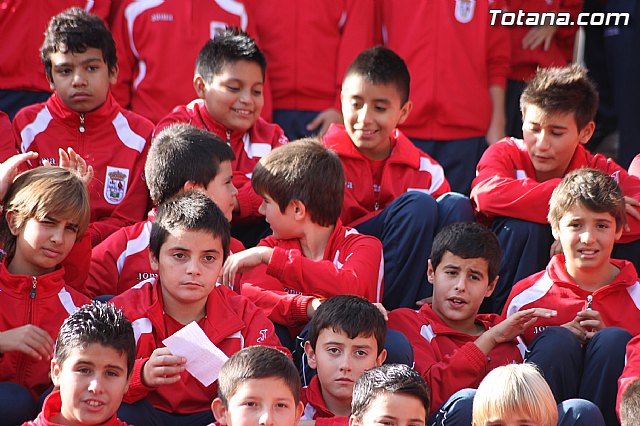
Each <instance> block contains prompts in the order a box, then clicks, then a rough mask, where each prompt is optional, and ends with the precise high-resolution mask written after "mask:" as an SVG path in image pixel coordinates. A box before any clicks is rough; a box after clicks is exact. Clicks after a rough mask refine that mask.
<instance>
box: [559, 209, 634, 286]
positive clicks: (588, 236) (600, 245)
mask: <svg viewBox="0 0 640 426" xmlns="http://www.w3.org/2000/svg"><path fill="white" fill-rule="evenodd" d="M621 235H622V228H620V229H618V230H616V220H615V218H614V217H613V215H611V213H607V212H602V213H597V212H594V211H592V210H589V209H588V208H586V207H584V206H582V205H580V204H576V205H575V206H573V208H572V209H570V210H568V211H567V212H565V213H564V214H563V215H562V217H561V218H560V221H559V222H558V225H557V227H554V229H553V236H554V237H555V238H556V239H559V240H560V244H561V245H562V251H563V253H564V255H565V259H566V266H567V272H569V274H570V275H571V276H576V275H575V273H576V272H577V271H582V272H586V271H589V270H591V271H606V268H607V267H608V265H609V263H610V262H609V259H610V256H611V251H612V250H613V244H614V243H615V242H616V240H618V238H620V236H621Z"/></svg>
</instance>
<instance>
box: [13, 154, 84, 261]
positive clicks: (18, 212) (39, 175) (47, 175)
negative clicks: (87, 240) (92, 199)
mask: <svg viewBox="0 0 640 426" xmlns="http://www.w3.org/2000/svg"><path fill="white" fill-rule="evenodd" d="M8 211H12V212H13V218H12V223H11V228H13V229H14V230H21V229H22V228H23V227H24V226H25V224H26V223H27V221H28V220H29V219H33V218H35V219H38V220H42V219H44V217H45V216H47V215H48V216H54V217H56V218H58V219H60V218H64V219H66V220H68V221H70V222H73V223H75V224H77V225H78V236H77V240H79V239H80V238H81V237H82V235H83V234H84V232H85V231H86V230H87V227H88V226H89V220H90V208H89V194H88V192H87V188H86V187H85V185H84V183H83V182H82V180H81V179H80V177H79V176H78V175H77V174H76V173H75V172H71V171H69V170H66V169H63V168H60V167H51V166H43V167H37V168H35V169H32V170H28V171H26V172H24V173H21V174H20V175H18V177H16V178H15V180H14V181H13V183H12V184H11V186H10V187H9V190H8V191H7V194H6V195H5V198H4V203H3V209H2V221H1V223H0V236H1V237H2V241H3V242H4V250H5V252H6V253H7V256H8V257H9V258H11V257H13V255H14V254H15V248H16V236H15V235H13V234H12V233H11V230H10V227H9V223H7V212H8Z"/></svg>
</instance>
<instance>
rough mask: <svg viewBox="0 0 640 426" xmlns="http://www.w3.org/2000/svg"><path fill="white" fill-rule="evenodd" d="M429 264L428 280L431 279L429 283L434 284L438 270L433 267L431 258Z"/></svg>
mask: <svg viewBox="0 0 640 426" xmlns="http://www.w3.org/2000/svg"><path fill="white" fill-rule="evenodd" d="M427 265H428V266H427V280H428V281H429V283H430V284H431V285H433V280H434V277H435V275H436V271H435V269H434V268H433V264H432V263H431V259H429V260H428V261H427Z"/></svg>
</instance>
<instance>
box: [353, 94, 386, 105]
mask: <svg viewBox="0 0 640 426" xmlns="http://www.w3.org/2000/svg"><path fill="white" fill-rule="evenodd" d="M351 97H352V98H355V99H363V98H364V96H360V95H351ZM373 102H378V103H385V104H390V103H391V101H390V100H389V99H387V98H375V99H374V100H373Z"/></svg>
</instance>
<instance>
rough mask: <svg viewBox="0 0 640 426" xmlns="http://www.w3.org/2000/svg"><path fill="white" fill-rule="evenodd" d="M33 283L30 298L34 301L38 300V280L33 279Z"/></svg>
mask: <svg viewBox="0 0 640 426" xmlns="http://www.w3.org/2000/svg"><path fill="white" fill-rule="evenodd" d="M31 278H32V279H33V282H32V283H31V293H29V297H30V298H32V299H35V298H36V284H38V280H37V279H36V277H31Z"/></svg>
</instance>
